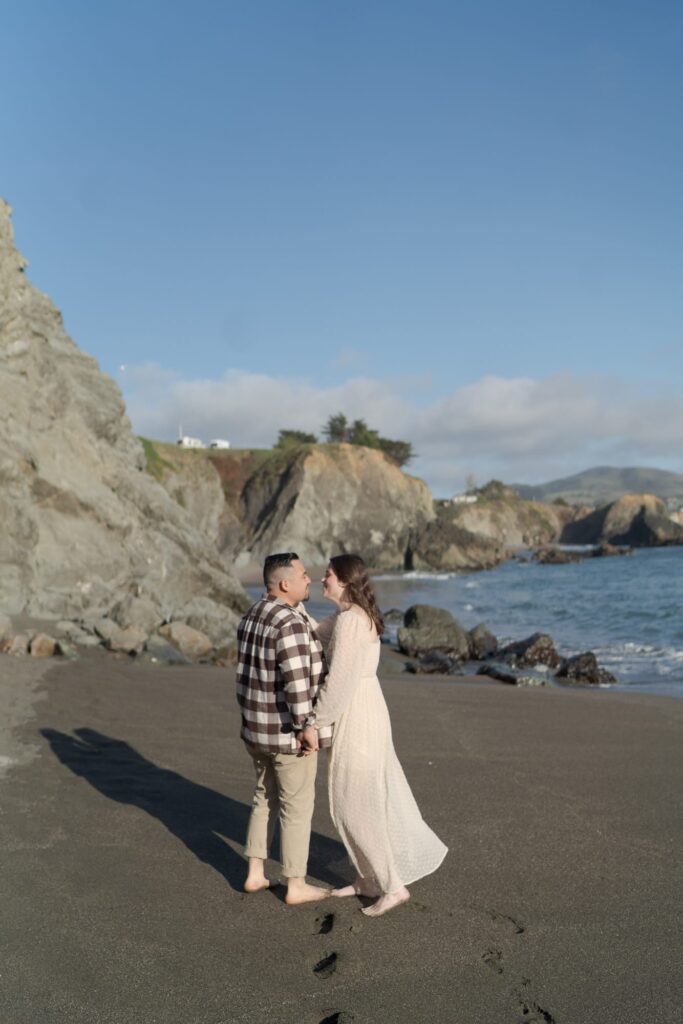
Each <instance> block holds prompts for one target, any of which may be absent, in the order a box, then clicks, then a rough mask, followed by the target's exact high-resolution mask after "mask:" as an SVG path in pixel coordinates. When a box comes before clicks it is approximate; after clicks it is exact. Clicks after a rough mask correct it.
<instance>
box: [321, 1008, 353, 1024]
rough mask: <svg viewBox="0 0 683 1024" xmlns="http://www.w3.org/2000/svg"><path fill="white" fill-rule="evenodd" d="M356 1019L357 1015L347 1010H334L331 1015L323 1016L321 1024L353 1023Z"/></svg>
mask: <svg viewBox="0 0 683 1024" xmlns="http://www.w3.org/2000/svg"><path fill="white" fill-rule="evenodd" d="M355 1019H356V1018H355V1016H354V1015H353V1014H352V1013H348V1012H347V1011H346V1010H334V1012H333V1013H331V1014H329V1016H327V1017H323V1019H322V1020H321V1021H320V1024H351V1021H354V1020H355Z"/></svg>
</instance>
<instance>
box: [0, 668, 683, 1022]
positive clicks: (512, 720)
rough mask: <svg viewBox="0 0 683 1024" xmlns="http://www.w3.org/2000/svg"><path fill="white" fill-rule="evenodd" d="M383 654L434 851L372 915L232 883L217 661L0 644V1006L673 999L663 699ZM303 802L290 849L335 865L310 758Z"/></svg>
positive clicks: (457, 1016)
mask: <svg viewBox="0 0 683 1024" xmlns="http://www.w3.org/2000/svg"><path fill="white" fill-rule="evenodd" d="M399 668H400V662H398V661H397V660H396V659H394V658H392V657H391V656H388V657H387V658H385V661H384V668H383V672H382V683H383V686H384V690H385V693H386V697H387V701H388V703H389V706H390V710H391V713H392V720H393V726H394V739H395V744H396V747H397V750H398V752H399V756H400V757H401V760H402V762H403V765H404V767H405V770H406V774H407V775H408V778H409V780H410V782H411V784H412V786H413V789H414V792H415V795H416V797H417V799H418V802H419V804H420V806H421V808H422V811H423V814H424V817H425V818H426V820H427V821H428V822H429V823H430V824H431V825H432V827H433V828H434V829H435V830H436V832H437V833H438V834H439V835H440V836H441V837H442V838H443V839H444V841H445V842H446V843H447V844H448V845H449V847H450V852H449V855H448V857H447V858H446V861H445V862H444V864H443V866H442V868H441V869H440V870H439V871H438V872H437V873H436V874H434V875H433V876H431V877H429V878H426V879H424V880H422V881H421V882H418V883H416V884H415V885H414V886H413V887H412V900H411V902H410V903H409V904H407V905H406V906H405V907H401V908H399V909H398V910H396V911H395V912H393V913H391V914H389V915H388V916H387V917H385V918H382V919H378V920H374V921H373V920H368V919H367V918H364V917H363V915H362V914H361V913H360V904H359V903H358V901H356V900H355V899H352V900H343V901H337V900H328V901H326V902H323V903H321V904H319V905H310V906H306V907H300V908H294V909H289V908H287V907H285V905H284V903H283V901H282V896H283V890H282V888H276V889H274V890H273V891H271V892H267V893H263V894H259V895H257V896H246V895H245V894H243V893H242V892H241V891H240V883H241V880H242V876H243V861H242V857H241V843H242V840H243V835H244V829H245V823H246V819H247V815H248V810H249V804H250V798H251V792H252V777H251V770H250V763H249V761H248V759H247V757H246V756H245V753H244V751H243V749H242V746H241V743H240V741H239V739H238V714H237V707H236V704H235V701H234V696H233V677H232V672H231V671H229V670H225V669H219V668H213V667H204V666H201V667H188V668H186V667H162V666H155V665H149V664H148V665H143V664H139V663H135V662H133V661H130V660H128V659H120V660H117V659H114V658H112V657H111V656H107V655H103V654H102V653H101V652H100V651H96V652H93V653H91V654H90V655H88V656H87V657H84V658H83V659H81V660H80V661H77V662H73V663H62V664H57V663H55V662H53V663H51V667H50V669H49V671H47V672H45V668H44V666H43V665H41V666H38V667H36V666H33V665H31V663H30V662H26V661H24V662H22V661H17V660H15V659H11V658H10V657H9V656H6V657H3V658H2V660H0V679H1V683H0V692H1V693H2V698H1V699H2V707H3V708H4V709H5V724H4V732H3V733H2V750H0V754H1V755H3V757H4V758H9V759H10V760H9V761H8V762H6V766H5V770H4V774H3V775H2V776H1V777H0V793H1V796H2V815H1V817H0V827H1V850H2V872H1V878H2V881H1V883H0V884H1V886H2V906H3V915H2V928H1V930H0V931H1V934H0V942H1V945H2V955H1V960H0V963H1V965H2V967H1V978H0V1019H1V1020H2V1021H3V1022H6V1024H48V1022H49V1024H56V1022H65V1024H67V1022H68V1024H100V1022H101V1024H134V1022H135V1024H323V1022H325V1024H334V1022H337V1024H342V1022H349V1021H354V1022H357V1024H376V1022H385V1021H386V1022H399V1024H404V1022H405V1024H408V1022H410V1024H422V1022H425V1024H427V1022H429V1024H431V1022H434V1024H441V1022H444V1024H445V1022H448V1024H516V1022H518V1021H525V1022H527V1024H532V1022H533V1024H536V1022H539V1024H543V1022H546V1024H548V1022H557V1024H612V1022H614V1024H630V1022H633V1024H636V1022H638V1024H642V1022H644V1021H647V1022H648V1024H660V1022H661V1024H669V1022H672V1024H673V1022H677V1021H682V1020H683V1009H682V1007H683V969H682V966H681V949H682V938H683V934H682V933H683V928H682V925H681V905H680V894H681V892H682V891H683V855H682V849H681V833H682V831H683V821H682V815H681V792H682V791H683V702H678V701H676V700H673V699H669V698H663V697H643V696H625V695H621V694H614V693H606V692H598V693H595V692H586V691H568V690H556V689H552V690H547V689H541V690H523V689H513V688H507V687H505V686H502V685H499V684H494V683H489V682H486V681H482V680H463V681H460V680H454V679H452V678H451V679H439V678H430V679H423V678H418V679H416V678H415V677H409V676H406V675H401V674H400V672H399ZM313 825H314V836H313V841H312V848H311V861H310V871H311V875H312V876H313V877H314V878H317V879H319V880H320V881H323V882H330V883H335V882H339V881H341V880H345V879H349V878H350V877H351V872H350V869H349V866H348V864H347V862H346V859H345V857H344V853H343V849H342V848H341V846H340V845H339V843H338V841H337V840H336V839H335V836H334V830H333V827H332V824H331V821H330V819H329V814H328V811H327V807H326V791H325V771H324V764H323V763H322V762H321V770H320V773H319V788H318V801H317V809H316V814H315V818H314V823H313ZM272 867H273V872H275V871H276V865H275V864H273V865H272Z"/></svg>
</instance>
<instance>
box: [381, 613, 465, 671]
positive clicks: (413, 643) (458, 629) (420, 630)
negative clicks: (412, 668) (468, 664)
mask: <svg viewBox="0 0 683 1024" xmlns="http://www.w3.org/2000/svg"><path fill="white" fill-rule="evenodd" d="M397 639H398V646H399V649H400V650H401V651H402V652H403V653H404V654H407V655H409V656H410V657H419V656H421V655H425V654H427V653H429V652H432V651H436V652H438V653H440V654H448V655H450V656H451V657H452V658H455V659H456V660H464V659H465V658H467V656H468V653H469V643H468V640H467V633H466V632H465V630H464V629H463V628H462V626H461V625H460V624H459V623H458V622H456V620H455V619H454V618H453V616H452V615H451V613H450V612H449V611H446V609H445V608H435V607H434V606H433V605H429V604H414V605H411V607H410V608H408V610H407V612H406V614H405V619H404V625H403V626H402V628H401V629H399V631H398V637H397Z"/></svg>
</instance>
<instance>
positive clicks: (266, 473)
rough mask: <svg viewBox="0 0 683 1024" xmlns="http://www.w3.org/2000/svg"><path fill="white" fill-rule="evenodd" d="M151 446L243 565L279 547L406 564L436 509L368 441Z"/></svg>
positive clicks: (172, 489) (322, 558)
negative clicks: (190, 448)
mask: <svg viewBox="0 0 683 1024" xmlns="http://www.w3.org/2000/svg"><path fill="white" fill-rule="evenodd" d="M153 450H154V455H153V456H152V458H151V459H150V461H149V465H150V469H152V468H154V467H156V471H157V473H158V476H159V479H160V480H161V482H162V484H163V486H164V487H165V488H167V490H168V491H169V493H170V494H171V495H172V496H173V497H174V498H176V499H177V500H180V501H182V502H183V503H184V504H185V505H186V507H188V508H190V507H191V508H192V509H193V514H194V515H195V516H196V517H197V520H198V522H201V523H202V526H203V529H204V530H205V532H206V533H207V535H209V536H211V537H213V538H214V540H215V542H216V544H217V545H218V548H219V550H220V551H221V552H222V554H223V557H224V558H225V559H228V560H231V561H232V560H233V559H234V560H235V561H236V562H237V564H238V565H240V566H246V565H253V566H254V567H256V566H260V565H261V563H262V561H263V558H264V557H265V555H267V554H268V553H269V552H271V551H277V550H280V551H296V552H297V553H298V554H299V555H300V556H301V558H303V559H304V560H305V561H306V562H308V563H309V564H310V565H322V564H324V563H325V562H326V561H327V559H328V558H329V557H330V555H331V554H335V553H339V552H343V551H353V552H357V553H358V554H360V555H362V557H363V558H365V560H366V561H367V562H368V564H370V565H371V566H373V568H380V569H381V568H384V569H403V568H405V567H406V560H407V557H408V552H409V551H410V549H411V547H412V545H413V544H414V539H415V537H416V536H417V534H418V533H419V532H420V531H421V530H423V529H424V527H425V525H426V524H427V523H429V522H430V520H433V519H434V516H435V513H434V507H433V501H432V497H431V494H430V492H429V489H428V488H427V486H426V484H424V483H423V482H422V481H421V480H418V479H416V478H415V477H411V476H408V475H407V474H406V473H402V472H401V470H400V469H399V468H398V467H397V466H396V465H395V464H394V463H393V462H391V460H390V459H389V458H387V456H386V455H384V453H383V452H381V451H377V450H374V449H371V448H364V447H361V446H358V445H350V444H338V445H337V444H335V445H318V446H310V445H307V446H302V447H301V448H292V449H287V450H284V451H280V450H278V449H275V450H273V451H271V452H262V451H219V452H212V453H209V452H182V453H179V452H178V453H176V452H175V451H174V450H173V446H172V445H165V444H160V443H158V442H155V443H154V445H153ZM200 467H203V468H202V469H200ZM207 467H208V470H207ZM207 471H208V475H207Z"/></svg>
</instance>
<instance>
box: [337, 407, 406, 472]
mask: <svg viewBox="0 0 683 1024" xmlns="http://www.w3.org/2000/svg"><path fill="white" fill-rule="evenodd" d="M322 432H323V435H324V436H325V437H326V438H327V440H328V442H329V443H330V444H340V443H342V442H346V443H347V444H358V445H362V446H363V447H365V448H378V449H379V450H380V451H383V452H384V454H385V455H387V456H388V458H390V459H391V461H392V462H394V463H395V464H396V465H397V466H399V467H400V466H405V464H406V462H410V460H411V459H412V458H413V457H414V452H413V446H412V444H411V443H410V441H394V440H391V439H390V438H388V437H380V434H379V431H377V430H373V428H372V427H369V426H368V425H367V423H366V422H365V420H354V421H353V423H349V421H348V420H347V418H346V416H345V415H344V413H343V412H338V413H337V414H336V415H335V416H330V418H329V419H328V421H327V423H326V424H325V426H324V427H323V429H322Z"/></svg>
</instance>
